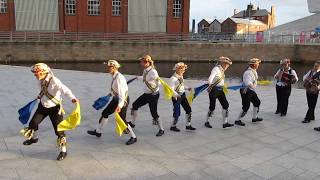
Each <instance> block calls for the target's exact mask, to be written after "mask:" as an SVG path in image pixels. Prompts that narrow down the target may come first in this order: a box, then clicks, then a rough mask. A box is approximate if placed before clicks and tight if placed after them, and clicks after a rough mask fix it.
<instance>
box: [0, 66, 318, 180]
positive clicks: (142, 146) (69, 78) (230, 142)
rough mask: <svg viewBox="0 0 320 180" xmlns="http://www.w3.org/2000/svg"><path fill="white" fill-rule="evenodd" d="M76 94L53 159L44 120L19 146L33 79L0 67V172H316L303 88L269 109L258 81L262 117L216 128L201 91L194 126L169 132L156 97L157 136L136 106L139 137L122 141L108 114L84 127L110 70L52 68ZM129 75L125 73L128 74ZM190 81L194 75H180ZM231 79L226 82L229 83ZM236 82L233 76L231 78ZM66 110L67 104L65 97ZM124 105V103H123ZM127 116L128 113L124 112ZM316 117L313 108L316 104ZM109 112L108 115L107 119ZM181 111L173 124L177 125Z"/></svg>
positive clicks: (134, 89)
mask: <svg viewBox="0 0 320 180" xmlns="http://www.w3.org/2000/svg"><path fill="white" fill-rule="evenodd" d="M53 72H54V73H55V75H56V76H57V77H58V78H60V79H61V80H62V82H64V83H65V84H66V85H67V86H69V87H70V88H71V89H72V91H73V92H74V94H75V95H76V96H77V97H78V98H79V99H80V101H81V105H82V117H83V118H82V123H81V125H80V126H79V127H78V128H77V129H75V130H73V131H70V132H67V135H68V142H69V144H68V145H69V147H68V152H69V154H68V157H67V159H65V160H64V161H62V162H57V161H56V160H55V158H56V156H57V154H58V150H57V148H56V147H55V142H56V137H55V135H54V132H53V129H52V127H51V123H50V120H49V119H46V120H45V121H43V123H42V124H41V125H40V130H39V136H40V141H39V143H37V144H34V145H32V146H28V147H26V146H23V145H22V142H23V141H24V138H23V137H22V136H21V135H20V134H19V133H18V132H19V130H20V129H21V128H22V125H21V124H20V123H19V122H18V119H17V118H18V117H17V110H18V109H19V108H20V107H22V106H23V105H25V104H26V103H27V102H29V101H30V100H31V99H33V98H34V97H36V95H37V93H38V91H39V90H38V86H37V81H36V80H35V78H34V77H33V75H32V74H31V73H30V70H29V68H26V67H12V66H4V65H1V66H0V77H1V79H0V97H1V101H0V117H1V126H0V179H46V180H48V179H77V180H79V179H166V180H167V179H230V180H240V179H250V180H253V179H255V180H259V179H299V180H300V179H320V133H317V132H315V131H313V127H314V126H317V125H318V121H317V120H316V121H315V122H311V123H310V124H302V123H301V120H303V118H304V115H305V112H306V110H307V105H306V97H305V91H304V90H299V89H293V91H292V95H291V99H290V105H289V111H288V115H287V116H286V117H284V118H282V117H279V116H278V115H275V114H274V111H275V103H276V98H275V88H274V87H273V86H263V87H261V86H260V87H259V88H258V95H259V97H260V98H261V100H262V105H261V109H260V112H261V113H260V116H261V117H263V118H264V121H263V122H262V123H258V124H252V123H251V122H250V119H251V116H252V113H251V111H252V110H251V109H250V113H248V115H247V116H246V118H245V121H246V123H247V126H246V127H235V128H231V129H222V128H221V126H222V122H221V106H220V105H217V109H216V112H215V115H214V123H213V124H214V128H213V129H207V128H205V127H204V126H203V123H204V120H205V116H206V112H207V109H208V97H207V94H206V93H203V94H202V95H200V96H199V97H198V98H197V99H196V100H195V102H194V104H193V125H194V126H195V127H196V128H197V131H196V132H186V131H184V130H183V131H181V132H179V133H176V132H171V131H169V127H170V124H171V120H172V117H171V116H172V110H171V109H172V105H171V102H169V101H166V100H164V98H163V96H162V97H160V102H159V113H160V116H161V118H162V119H163V120H164V124H165V134H164V136H163V137H156V136H155V134H156V132H157V127H155V126H153V125H152V121H151V116H150V113H149V110H148V107H143V108H142V109H140V110H139V119H138V120H137V123H136V129H135V132H136V134H137V136H138V142H137V143H136V144H134V145H131V146H126V145H125V142H126V141H127V139H128V138H129V137H128V136H127V135H124V136H122V137H118V136H117V135H116V133H115V131H114V127H115V125H114V121H113V120H110V121H109V124H108V125H107V128H106V129H105V133H104V134H103V136H102V137H101V138H100V139H99V138H95V137H92V136H89V135H87V134H86V131H87V130H88V129H92V128H94V127H96V125H97V121H98V120H97V119H98V117H99V116H100V113H101V111H99V112H97V111H96V110H94V109H93V108H92V107H91V105H92V103H93V101H94V100H95V99H96V98H97V97H100V96H102V95H105V94H107V91H108V89H109V87H108V85H109V83H110V76H109V75H106V74H103V73H91V72H79V71H66V70H54V71H53ZM127 78H130V76H127ZM186 82H187V83H188V84H189V85H191V86H197V85H201V84H202V83H203V82H200V81H191V80H190V81H188V80H187V81H186ZM232 83H235V82H230V84H232ZM235 84H237V83H235ZM141 85H142V83H141V82H133V83H132V84H130V85H129V95H130V98H131V101H134V100H135V99H136V98H137V97H138V96H139V95H140V94H141V93H140V92H141ZM227 98H228V100H229V102H230V120H231V122H233V121H234V120H235V118H236V117H237V116H238V113H239V111H240V108H241V98H240V95H239V92H238V91H236V92H235V91H231V92H229V94H228V95H227ZM64 104H65V106H66V111H67V112H70V111H71V110H72V104H71V102H69V100H68V99H66V98H65V101H64ZM130 106H131V105H130ZM128 116H129V117H128V119H131V117H130V115H129V113H128ZM316 116H317V117H316V118H317V119H318V118H319V108H317V111H316ZM110 119H112V118H110ZM184 125H185V118H184V116H182V117H181V121H180V122H179V123H178V126H179V127H180V129H184Z"/></svg>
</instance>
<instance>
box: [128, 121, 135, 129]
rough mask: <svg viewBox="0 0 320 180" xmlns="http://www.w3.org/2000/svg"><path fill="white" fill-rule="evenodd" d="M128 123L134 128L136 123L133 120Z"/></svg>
mask: <svg viewBox="0 0 320 180" xmlns="http://www.w3.org/2000/svg"><path fill="white" fill-rule="evenodd" d="M128 124H129V125H130V126H131V127H132V128H134V127H135V126H136V125H134V124H133V123H132V122H131V121H130V122H128Z"/></svg>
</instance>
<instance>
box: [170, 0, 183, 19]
mask: <svg viewBox="0 0 320 180" xmlns="http://www.w3.org/2000/svg"><path fill="white" fill-rule="evenodd" d="M172 12H173V17H175V18H181V17H182V0H173V11H172Z"/></svg>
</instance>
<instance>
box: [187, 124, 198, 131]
mask: <svg viewBox="0 0 320 180" xmlns="http://www.w3.org/2000/svg"><path fill="white" fill-rule="evenodd" d="M186 130H191V131H194V130H196V128H194V127H192V126H191V125H190V126H186Z"/></svg>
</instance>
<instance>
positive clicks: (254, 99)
mask: <svg viewBox="0 0 320 180" xmlns="http://www.w3.org/2000/svg"><path fill="white" fill-rule="evenodd" d="M240 95H241V100H242V110H243V112H248V110H249V108H250V102H251V103H252V104H253V106H254V107H259V106H260V104H261V101H260V99H259V98H258V96H257V93H256V92H254V91H252V90H251V89H249V88H243V89H240Z"/></svg>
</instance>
